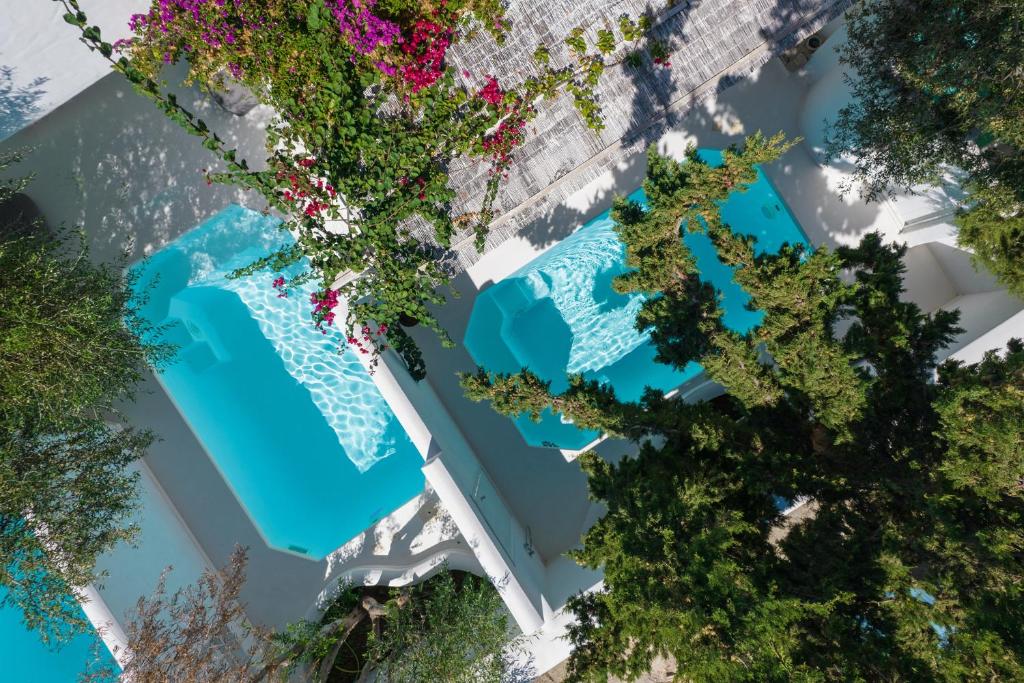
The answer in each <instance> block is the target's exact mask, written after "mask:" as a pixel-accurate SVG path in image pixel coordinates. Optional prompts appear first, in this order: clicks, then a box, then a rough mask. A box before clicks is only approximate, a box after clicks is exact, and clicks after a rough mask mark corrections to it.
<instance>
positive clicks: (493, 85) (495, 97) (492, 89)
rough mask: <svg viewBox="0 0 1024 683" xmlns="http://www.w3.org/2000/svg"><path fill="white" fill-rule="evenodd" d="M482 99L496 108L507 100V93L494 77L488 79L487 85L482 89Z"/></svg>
mask: <svg viewBox="0 0 1024 683" xmlns="http://www.w3.org/2000/svg"><path fill="white" fill-rule="evenodd" d="M480 97H481V99H483V100H484V101H485V102H487V103H488V104H493V105H494V106H495V107H497V106H498V105H500V104H501V103H502V101H503V100H504V99H505V92H504V91H503V90H502V89H501V86H500V85H498V79H497V78H496V77H494V76H488V77H487V83H486V84H485V85H484V87H483V88H481V89H480Z"/></svg>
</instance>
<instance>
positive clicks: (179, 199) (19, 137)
mask: <svg viewBox="0 0 1024 683" xmlns="http://www.w3.org/2000/svg"><path fill="white" fill-rule="evenodd" d="M0 1H5V0H0ZM36 1H37V0H33V3H35V2H36ZM38 1H39V2H43V3H44V4H45V3H46V2H48V1H49V0H38ZM77 47H78V48H80V52H79V54H78V55H77V56H76V59H78V60H80V61H92V60H95V59H98V57H97V56H96V55H95V54H93V53H90V52H89V51H88V50H87V49H86V48H85V47H84V46H82V45H81V44H78V45H77ZM182 75H183V72H182V71H181V70H180V69H178V70H169V73H168V74H167V77H168V80H169V81H170V82H172V83H173V82H178V81H179V80H180V77H181V76H182ZM176 92H177V93H178V96H179V101H181V102H182V104H184V105H185V106H187V107H189V108H190V109H192V110H193V111H195V112H197V113H198V114H199V115H200V117H201V118H202V119H203V120H205V121H206V122H207V124H208V125H209V126H210V127H211V128H212V129H213V130H216V131H217V132H218V133H219V134H220V135H221V136H222V137H223V138H224V139H225V140H226V141H227V142H228V143H229V144H231V145H233V146H237V147H238V149H239V154H240V156H242V157H245V158H248V159H253V160H261V161H262V160H263V159H265V152H264V144H265V124H266V119H267V114H268V112H267V110H266V109H264V108H257V109H255V110H253V111H252V112H250V113H249V114H248V115H247V116H244V117H237V116H233V115H231V114H228V113H227V112H225V111H224V110H222V109H220V107H218V106H217V105H216V104H214V103H213V102H212V101H211V100H210V99H209V98H208V97H207V96H205V95H203V94H202V93H200V92H199V91H197V90H194V89H177V90H176ZM17 149H23V150H26V151H27V155H26V157H25V159H24V161H23V162H22V163H20V164H17V165H16V166H14V167H12V168H8V169H6V171H5V172H4V175H7V176H14V175H19V176H20V175H26V174H29V173H32V174H35V176H36V178H35V180H34V181H33V183H32V184H31V185H30V186H29V188H28V189H27V190H26V192H27V194H28V195H29V196H30V197H32V199H33V200H35V202H36V203H37V204H38V205H39V208H40V209H41V210H42V212H43V213H44V214H45V215H46V217H47V219H48V220H49V221H50V222H51V223H52V224H54V225H58V224H65V225H67V226H82V227H84V228H85V230H86V232H87V236H88V238H89V241H90V245H91V247H92V249H93V256H94V257H95V258H96V259H97V260H108V261H109V260H111V259H114V258H116V257H117V256H118V255H120V254H121V253H122V252H123V251H124V250H125V249H126V248H127V250H128V256H129V260H135V259H138V258H141V257H143V256H146V255H148V254H151V253H153V252H154V251H157V250H159V249H160V248H162V247H163V246H165V245H166V244H168V243H169V242H171V241H173V240H174V239H176V238H177V237H179V236H180V235H181V234H182V233H184V232H186V231H188V230H190V229H191V228H193V227H195V226H197V225H199V224H200V223H202V222H204V221H205V220H206V219H207V218H209V217H210V216H212V215H214V214H216V213H217V212H219V211H221V210H223V209H224V208H225V207H226V206H227V205H228V204H231V203H238V204H242V205H246V206H249V207H250V208H254V209H260V208H262V207H263V206H264V204H263V202H262V200H261V198H260V197H258V196H256V195H254V194H251V193H247V192H244V191H242V190H240V189H238V188H234V187H224V186H220V185H214V186H207V184H206V182H205V179H204V175H203V169H219V168H221V166H220V165H219V160H218V159H217V158H216V157H215V156H214V155H213V153H212V152H210V151H209V150H206V149H204V148H203V146H202V143H201V140H200V139H199V138H196V137H193V136H191V135H188V134H187V133H186V132H185V131H184V130H182V129H181V128H180V127H179V126H178V125H177V124H175V123H173V122H171V121H169V120H168V119H167V118H166V117H165V116H164V114H163V113H162V112H161V111H159V110H158V109H157V108H156V107H155V106H153V103H152V102H150V101H149V100H148V99H146V98H144V97H142V96H141V95H139V94H138V93H136V92H135V91H134V90H132V88H131V87H130V86H129V84H128V82H127V81H126V80H125V79H124V77H123V76H121V75H120V74H117V73H111V74H109V75H107V76H105V77H104V78H102V79H101V80H100V81H99V82H97V83H95V84H94V85H93V86H92V87H90V88H88V89H87V90H85V91H84V92H82V93H80V94H79V95H77V96H76V97H74V98H73V99H71V100H70V101H68V102H67V103H66V104H64V105H63V106H62V107H60V108H59V109H57V110H56V111H54V112H52V113H50V114H49V115H48V116H46V117H44V118H42V119H40V120H39V121H37V122H36V123H34V124H32V125H30V126H28V127H27V128H25V129H24V130H22V131H21V132H19V133H17V134H16V135H14V136H12V137H10V138H8V139H7V140H4V141H3V142H0V152H3V151H10V150H17ZM251 165H252V166H253V167H254V168H259V167H260V166H261V164H260V163H253V164H251Z"/></svg>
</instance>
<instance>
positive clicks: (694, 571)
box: [464, 136, 1024, 681]
mask: <svg viewBox="0 0 1024 683" xmlns="http://www.w3.org/2000/svg"><path fill="white" fill-rule="evenodd" d="M764 144H765V140H764V138H761V137H760V136H755V137H752V138H751V139H750V140H748V143H747V145H746V146H745V147H744V148H743V149H740V150H732V151H731V152H730V154H727V158H729V159H731V160H732V163H734V164H735V165H736V166H737V168H752V166H753V164H754V163H763V162H764V161H766V160H769V159H771V158H774V157H773V156H772V155H760V154H759V153H757V150H762V149H763V145H764ZM772 145H773V147H774V149H775V150H776V151H781V150H783V149H785V145H784V144H783V143H782V141H781V140H779V139H774V138H773V139H772ZM751 150H753V152H751ZM649 154H650V163H649V176H648V178H647V180H646V182H645V184H644V188H645V191H646V192H647V196H648V200H649V202H650V207H649V209H647V210H646V211H645V210H644V209H642V208H641V207H639V206H638V205H633V204H628V203H623V202H619V203H618V204H617V205H616V210H615V218H616V220H617V221H618V226H619V235H620V237H621V238H622V239H623V241H624V242H625V243H626V248H627V253H628V254H629V258H630V265H631V266H632V267H633V268H634V271H633V272H631V273H629V274H627V275H626V276H623V277H622V278H621V279H620V280H619V281H618V283H617V286H618V287H620V288H621V289H622V290H640V291H644V292H647V293H648V294H650V295H654V296H651V297H649V299H648V301H647V302H646V303H645V305H644V308H643V310H642V311H641V313H640V315H639V317H638V322H637V324H638V327H640V328H641V329H650V330H651V332H652V338H653V339H654V341H655V343H656V344H657V348H658V352H659V357H660V359H661V360H662V361H664V362H668V363H671V364H673V365H674V366H676V367H678V368H681V367H683V366H684V365H685V364H686V363H687V362H689V361H693V360H695V361H698V362H700V363H701V365H703V367H704V369H705V371H706V372H707V374H708V376H709V377H710V378H712V379H714V380H715V381H717V382H718V383H719V384H721V385H722V386H723V387H724V388H725V391H726V393H725V395H724V396H722V397H721V398H719V399H716V400H715V401H712V402H709V403H699V404H690V403H686V402H685V401H683V400H681V399H680V398H678V397H673V398H666V397H665V396H664V395H663V394H661V393H660V392H657V391H654V390H648V392H647V393H646V395H645V396H644V397H643V398H642V400H641V401H639V402H638V403H635V404H631V403H625V402H620V401H618V400H617V399H616V397H615V395H614V391H613V390H611V389H610V388H608V387H602V386H600V385H598V384H597V383H593V382H585V381H583V380H582V379H581V378H573V379H572V380H571V382H570V386H569V388H568V389H567V390H566V391H565V392H563V393H562V394H560V395H552V394H551V393H550V387H549V386H548V385H546V384H545V383H543V382H541V381H539V380H538V379H537V378H536V377H534V376H532V375H531V374H530V373H529V372H528V371H524V372H523V373H520V374H519V375H514V376H503V375H492V374H489V373H486V372H484V371H480V372H479V373H477V374H476V375H474V376H469V377H466V378H464V383H465V386H466V387H467V393H468V394H469V395H470V397H472V398H475V399H477V400H483V399H488V398H489V399H492V402H493V404H494V406H495V408H497V409H498V410H499V411H501V412H503V413H505V414H508V415H516V414H519V413H520V412H527V413H530V414H533V415H536V414H538V413H539V411H540V410H542V409H543V408H544V407H547V406H549V405H550V406H552V407H553V408H554V409H556V410H558V411H561V412H562V413H564V414H565V415H566V417H568V418H569V419H571V420H573V421H574V422H575V424H577V425H579V426H580V427H581V428H584V429H600V430H604V431H605V432H608V433H611V434H615V435H619V436H624V437H628V438H630V439H633V440H634V441H636V442H637V444H638V448H637V452H636V454H635V455H632V456H629V457H625V458H623V459H622V460H621V461H620V462H618V463H617V464H609V463H608V462H606V461H604V460H602V459H601V458H599V457H598V456H597V455H595V454H593V453H590V454H585V455H584V456H582V458H581V464H582V466H583V468H584V470H585V471H586V473H587V475H588V480H589V486H590V493H591V496H592V497H593V498H594V499H595V500H597V501H600V502H601V503H603V504H604V505H605V506H606V508H607V513H606V514H605V516H604V517H602V518H601V519H600V520H599V521H598V522H597V523H596V524H595V525H594V526H593V527H592V528H591V529H590V530H589V531H588V532H587V533H586V535H585V537H584V539H583V547H582V549H580V550H578V551H576V552H574V557H575V559H576V560H577V561H578V562H580V563H581V564H583V565H585V566H588V567H591V568H602V569H603V571H604V576H605V580H604V588H603V590H601V591H598V592H594V593H589V594H581V595H579V596H576V597H575V598H573V599H572V600H571V601H570V609H571V610H572V611H573V612H574V613H575V615H576V616H577V618H578V623H577V625H576V626H574V627H573V628H572V630H571V633H570V635H571V639H572V643H573V645H574V652H573V655H572V658H571V660H570V671H571V679H572V680H578V681H583V680H589V681H604V680H606V678H607V676H608V675H610V674H613V675H617V676H622V677H625V678H627V679H632V678H636V677H637V676H639V675H641V674H642V673H643V672H645V671H646V670H647V669H648V668H649V667H650V665H651V663H652V661H653V660H654V658H655V657H658V656H666V655H667V656H670V657H672V658H673V659H674V660H675V662H676V665H677V675H676V680H680V681H684V680H700V681H790V680H808V681H812V680H813V681H819V680H821V681H826V680H844V681H846V680H904V679H907V680H928V681H933V680H965V679H979V680H980V679H985V680H997V679H1005V680H1010V679H1019V678H1021V677H1022V676H1024V642H1022V638H1021V632H1022V631H1024V628H1022V627H1024V611H1022V609H1021V607H1020V605H1022V604H1024V602H1022V601H1021V600H1020V598H1021V595H1020V592H1021V586H1022V585H1024V583H1022V579H1024V571H1022V570H1024V536H1022V533H1021V532H1020V529H1021V528H1022V526H1021V522H1022V521H1024V519H1022V515H1024V498H1022V495H1021V488H1020V477H1021V474H1022V471H1021V468H1022V463H1021V457H1020V452H1021V449H1020V448H1019V444H1020V443H1021V441H1020V440H1021V438H1024V420H1021V419H1020V412H1019V410H1020V409H1019V405H1020V404H1019V398H1020V391H1021V386H1022V385H1021V369H1022V363H1024V359H1022V352H1021V346H1020V345H1019V344H1014V345H1012V346H1011V348H1010V351H1009V353H1008V355H1007V356H1006V357H1000V356H996V355H991V356H989V357H988V358H987V359H986V361H985V362H983V363H982V364H980V365H979V366H976V367H962V366H958V365H955V364H949V365H945V366H943V367H942V369H941V372H940V373H939V378H940V379H939V381H938V382H936V381H935V379H934V378H935V376H936V370H937V367H936V357H937V354H939V352H940V351H941V349H942V347H943V346H945V345H947V344H948V343H949V342H950V341H951V340H952V338H953V336H954V335H955V334H956V333H957V332H958V329H957V327H956V323H957V318H958V315H957V314H956V313H953V312H938V313H936V314H934V315H925V314H923V313H922V312H921V310H920V309H919V308H918V307H917V306H916V305H914V304H911V303H907V302H904V301H902V300H901V299H900V294H901V291H902V278H903V273H904V269H903V265H902V256H903V254H904V252H905V249H904V248H902V247H898V246H891V245H885V244H883V243H882V242H881V239H880V238H879V236H877V235H873V234H872V235H868V236H867V237H865V238H864V240H863V241H862V242H861V244H860V245H858V246H857V247H855V248H840V249H837V250H835V251H830V250H827V249H824V248H819V249H816V250H813V251H805V250H803V249H802V248H800V247H792V246H784V247H783V248H782V249H781V250H780V252H779V253H778V254H757V253H756V251H755V249H754V247H755V246H756V245H755V243H754V242H753V241H752V240H751V239H750V238H744V237H739V236H737V235H735V234H733V233H732V232H731V231H730V230H729V228H728V226H727V225H724V224H723V223H722V221H721V217H720V215H719V214H718V209H717V204H716V202H717V201H719V200H720V199H722V198H723V195H722V192H725V193H726V194H728V191H730V190H737V189H741V187H739V186H737V185H736V184H733V185H732V186H729V185H728V183H716V182H707V179H708V178H711V177H712V176H711V174H710V169H706V168H700V160H699V159H697V158H696V156H695V155H693V154H690V155H689V158H688V159H687V160H686V161H685V162H684V163H682V164H679V163H676V162H674V161H672V160H670V159H667V158H664V157H662V156H660V155H658V154H657V152H656V150H654V149H652V150H651V151H650V153H649ZM755 160H756V161H755ZM722 175H723V177H724V176H725V175H726V174H722ZM735 177H736V178H737V182H738V183H739V184H740V185H742V183H750V182H753V176H751V175H750V174H749V173H746V171H744V172H743V173H742V174H736V175H735ZM682 198H685V201H681V199H682ZM682 230H706V231H707V233H708V235H709V236H710V237H711V239H712V241H713V243H714V244H715V247H716V249H717V251H718V253H719V255H720V257H721V258H722V260H723V261H724V262H725V263H727V264H730V265H735V266H738V270H737V271H736V274H735V279H736V281H737V282H738V283H739V284H741V285H742V286H743V287H744V289H746V290H747V292H748V293H749V294H750V295H751V301H750V307H751V308H753V309H759V310H761V311H763V312H764V318H763V320H762V322H761V324H760V325H759V326H758V327H756V328H754V329H752V330H750V331H749V332H747V333H746V334H739V333H737V332H734V331H729V330H727V329H726V328H725V327H724V326H723V325H722V323H721V311H720V309H719V308H718V304H717V299H716V296H715V291H714V287H713V285H712V283H710V282H707V281H703V280H701V277H700V273H699V272H697V271H696V269H695V268H694V267H693V259H692V257H691V255H690V254H689V252H688V250H687V248H686V245H685V242H683V240H682V239H680V237H681V231H682ZM844 273H851V274H852V276H853V277H852V278H844V277H841V275H843V274H844ZM839 330H842V332H839ZM1015 401H1016V403H1015ZM1014 411H1016V412H1014ZM780 498H781V499H785V500H788V501H794V500H807V501H809V502H807V503H806V504H805V505H804V506H803V507H802V508H801V514H800V515H799V516H797V517H796V518H793V519H786V520H784V519H783V518H782V517H781V513H780V512H779V505H778V501H779V499H780Z"/></svg>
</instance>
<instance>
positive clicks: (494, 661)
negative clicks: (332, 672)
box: [369, 571, 527, 683]
mask: <svg viewBox="0 0 1024 683" xmlns="http://www.w3.org/2000/svg"><path fill="white" fill-rule="evenodd" d="M461 579H462V580H461V582H460V583H459V584H457V583H456V580H455V576H454V575H453V574H452V573H451V572H448V571H443V572H441V573H440V574H438V575H437V576H436V577H434V578H432V579H430V580H429V581H427V582H426V583H424V584H420V585H419V586H416V587H414V588H413V589H412V592H411V595H410V600H409V603H408V604H407V605H405V606H399V605H398V604H396V603H395V602H394V601H392V602H390V603H388V605H387V616H386V617H385V619H386V622H385V626H384V628H383V629H382V630H381V633H380V635H379V636H377V635H374V636H371V638H370V643H369V645H370V646H369V654H370V657H371V659H372V660H374V661H376V662H378V664H377V665H376V669H377V680H378V681H380V682H381V683H419V682H420V681H445V683H512V681H520V680H527V679H524V678H522V677H521V675H520V672H519V669H518V666H519V665H518V664H517V662H516V661H515V657H516V656H517V655H519V654H520V642H519V640H518V639H517V638H515V637H514V636H513V632H512V629H513V628H514V627H513V625H512V624H511V623H510V619H509V615H508V611H507V610H506V609H505V605H504V604H503V603H502V600H501V596H500V595H498V592H497V591H496V590H495V589H494V586H492V585H491V583H490V582H489V581H486V580H484V579H480V578H477V577H475V576H472V575H463V576H462V577H461Z"/></svg>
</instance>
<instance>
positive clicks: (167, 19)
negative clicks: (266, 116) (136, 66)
mask: <svg viewBox="0 0 1024 683" xmlns="http://www.w3.org/2000/svg"><path fill="white" fill-rule="evenodd" d="M229 3H230V6H229ZM243 5H244V0H158V2H157V4H156V5H154V6H153V8H152V9H150V11H149V12H148V13H146V14H134V15H132V17H131V19H130V20H129V21H128V26H129V28H131V30H132V32H134V33H136V34H144V33H147V32H150V31H159V32H160V33H161V34H164V35H166V36H168V37H170V38H172V39H176V40H189V39H190V38H194V37H196V34H197V33H198V38H199V40H201V41H203V43H205V44H206V45H207V46H209V47H211V48H214V49H218V48H221V47H224V46H227V45H234V44H235V43H236V41H237V40H238V38H239V35H238V31H239V30H240V29H242V28H246V29H251V30H256V29H259V28H261V27H262V26H263V25H264V24H265V23H266V18H265V17H258V18H255V19H254V18H251V17H246V16H244V12H242V11H241V10H243V9H244V7H243ZM129 45H130V42H127V41H125V42H121V41H119V43H118V46H117V47H118V48H121V49H124V48H125V47H128V46H129ZM181 49H182V50H184V51H185V52H191V51H192V50H193V46H192V45H190V44H188V43H187V42H186V43H184V44H182V45H181ZM176 57H177V55H176V54H174V52H173V51H172V50H171V49H168V50H166V51H165V52H164V54H163V60H164V61H165V62H167V63H168V64H169V63H171V62H172V61H174V59H175V58H176ZM228 70H229V71H230V72H231V75H232V76H233V77H235V78H241V76H242V72H241V67H240V66H239V65H238V64H236V63H234V62H231V63H229V64H228Z"/></svg>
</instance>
